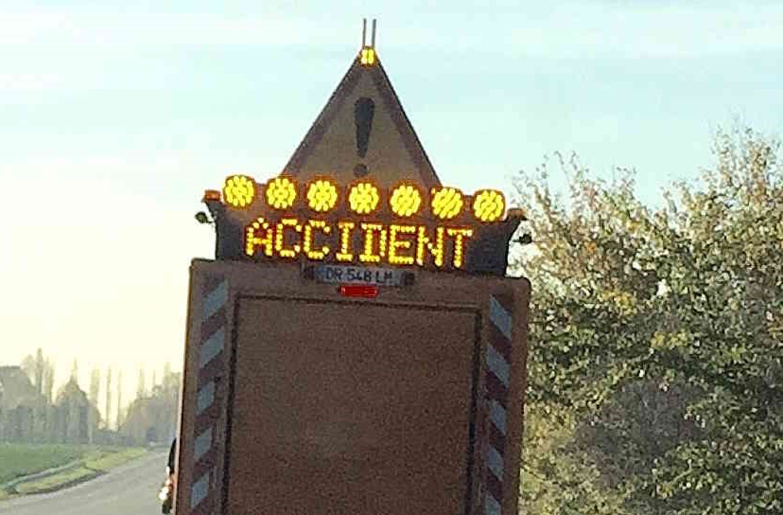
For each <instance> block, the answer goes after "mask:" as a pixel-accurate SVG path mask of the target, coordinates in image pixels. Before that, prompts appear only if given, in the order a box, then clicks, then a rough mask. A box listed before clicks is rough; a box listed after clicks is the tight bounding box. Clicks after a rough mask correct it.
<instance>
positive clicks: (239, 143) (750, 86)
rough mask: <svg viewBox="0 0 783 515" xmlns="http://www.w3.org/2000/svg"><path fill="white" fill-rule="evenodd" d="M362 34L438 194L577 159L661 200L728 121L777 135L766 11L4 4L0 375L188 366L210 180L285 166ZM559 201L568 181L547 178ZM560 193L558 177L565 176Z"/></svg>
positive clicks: (779, 12) (774, 19)
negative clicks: (555, 159)
mask: <svg viewBox="0 0 783 515" xmlns="http://www.w3.org/2000/svg"><path fill="white" fill-rule="evenodd" d="M363 17H366V18H377V19H378V33H377V41H376V47H377V51H378V55H379V56H380V59H381V60H382V62H383V64H384V68H385V69H386V72H387V73H388V74H389V76H390V79H391V81H392V84H393V85H394V88H395V90H396V92H397V94H398V95H399V97H400V99H401V101H402V104H403V106H404V108H405V110H406V113H407V114H408V116H409V118H410V119H411V122H412V124H413V126H414V128H415V130H416V131H417V134H418V136H419V138H420V140H421V141H422V144H423V146H424V148H425V149H426V151H427V153H428V155H429V157H430V159H431V161H432V163H433V165H434V167H435V170H436V171H437V173H438V174H439V176H440V178H441V180H442V181H443V182H444V184H448V185H452V186H457V187H460V188H462V189H463V190H464V191H474V190H475V189H478V188H479V187H497V188H500V189H502V190H504V191H506V192H510V191H511V186H510V185H511V182H510V179H511V177H513V175H514V174H515V173H517V172H518V171H519V170H527V171H532V170H534V169H535V167H536V166H537V165H538V164H540V163H541V162H542V160H543V159H544V157H545V156H547V155H552V153H553V152H556V151H561V152H565V153H570V152H572V151H573V152H576V153H577V154H578V155H579V156H580V159H581V161H582V162H583V163H584V164H585V165H587V166H588V167H589V168H590V169H591V170H592V172H593V173H594V174H595V175H597V176H598V177H603V178H606V179H611V178H612V170H613V169H614V167H616V166H622V167H632V168H635V169H636V171H637V174H638V175H637V189H638V193H639V195H640V197H641V198H642V199H643V200H645V201H646V202H648V203H651V204H654V203H656V202H658V201H659V199H660V192H661V190H662V188H664V187H666V186H667V185H668V184H669V183H670V182H671V181H673V180H681V179H684V180H692V179H694V178H696V177H697V175H698V173H699V170H700V169H701V168H703V167H706V166H709V165H710V164H711V162H712V157H711V155H710V138H711V135H712V134H713V132H714V131H715V130H716V129H717V128H718V127H730V126H732V125H733V124H734V123H735V121H736V120H740V122H741V123H743V124H747V125H749V126H751V127H753V128H755V129H757V130H760V131H762V132H765V133H768V134H772V135H781V134H782V133H783V118H782V117H781V113H783V95H781V94H780V79H781V72H780V70H781V69H783V2H772V1H770V2H752V1H737V2H729V1H725V0H713V1H709V2H706V1H705V2H695V1H693V2H686V1H680V2H669V1H656V2H651V1H649V0H640V1H630V0H628V1H619V0H581V1H559V2H558V1H555V2H536V3H533V2H521V1H518V2H511V1H506V2H481V3H471V2H460V1H456V0H452V1H448V2H423V1H412V0H401V1H397V2H313V1H301V0H298V1H297V2H259V1H257V0H254V1H225V2H204V1H198V0H188V1H174V2H162V1H154V2H153V1H149V2H148V1H143V0H141V1H138V0H137V1H135V2H116V1H111V0H102V1H101V2H95V1H87V0H82V1H68V0H58V1H56V2H54V1H41V2H25V1H23V0H14V1H11V0H0V188H2V192H3V198H4V205H3V212H4V214H5V219H4V221H3V223H2V224H0V241H2V242H3V246H2V252H0V284H2V285H3V287H2V292H3V295H2V296H0V324H1V325H2V327H3V331H2V339H0V364H15V363H18V362H19V361H21V359H22V358H23V357H24V356H25V355H27V354H30V353H32V352H34V351H35V349H36V348H38V347H41V348H43V350H44V352H45V353H46V354H47V355H51V356H53V357H54V358H55V359H56V360H57V363H58V379H59V380H60V381H62V380H64V379H65V378H66V377H67V374H68V370H69V368H70V366H71V362H72V361H73V359H74V358H78V359H79V370H80V372H81V379H82V384H83V385H86V384H87V379H86V378H87V374H89V369H90V368H92V367H94V366H98V367H101V368H105V367H107V366H114V367H117V368H122V369H124V370H125V379H126V384H127V386H126V390H128V389H134V388H135V379H136V370H137V369H138V367H139V366H140V365H141V364H144V365H145V366H146V367H148V368H149V369H150V370H151V369H153V368H155V369H157V370H161V369H162V368H163V365H164V363H166V362H171V363H172V364H173V367H174V368H175V369H178V368H181V361H182V356H183V352H184V351H183V349H184V334H185V316H186V308H187V306H186V300H187V283H188V266H189V263H190V260H191V259H192V258H194V257H211V255H212V249H213V243H214V241H213V235H212V234H211V232H210V231H211V229H210V228H209V227H207V226H201V225H198V224H197V223H196V222H195V220H194V216H193V215H194V214H195V213H196V212H197V211H199V210H200V209H202V206H201V205H200V203H199V201H200V199H201V195H202V193H203V191H204V189H208V188H212V189H219V188H220V186H221V184H222V180H223V178H224V177H226V176H227V175H230V174H233V173H246V174H248V175H251V176H253V177H255V178H256V179H258V180H259V181H263V180H266V179H267V178H268V177H270V176H273V175H276V174H278V173H279V172H280V171H281V170H282V167H283V166H284V165H285V163H286V162H287V161H288V158H289V157H290V156H291V154H292V153H293V151H294V150H295V149H296V147H297V145H298V144H299V142H300V141H301V139H302V138H303V137H304V135H305V133H306V132H307V130H308V128H309V127H310V125H311V124H312V122H313V121H314V119H315V117H316V116H317V114H318V113H319V112H320V110H321V108H322V107H323V106H324V104H325V103H326V101H327V100H328V98H329V96H330V94H331V93H332V91H333V90H334V88H335V87H336V86H337V84H338V83H339V81H340V79H341V78H342V76H343V74H344V73H345V71H346V70H347V69H348V67H349V66H350V64H351V62H352V59H353V58H354V56H355V55H356V52H357V51H358V50H359V47H360V44H361V20H362V18H363ZM552 180H553V181H555V184H554V186H555V187H562V186H563V182H562V181H563V180H564V179H563V178H562V177H560V178H558V177H557V176H554V177H553V179H552ZM558 181H559V182H558Z"/></svg>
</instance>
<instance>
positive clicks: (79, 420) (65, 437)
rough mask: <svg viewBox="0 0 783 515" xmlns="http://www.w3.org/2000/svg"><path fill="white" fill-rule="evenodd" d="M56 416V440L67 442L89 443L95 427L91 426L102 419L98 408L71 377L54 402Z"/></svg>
mask: <svg viewBox="0 0 783 515" xmlns="http://www.w3.org/2000/svg"><path fill="white" fill-rule="evenodd" d="M54 409H55V412H56V416H55V427H54V433H55V441H59V442H65V443H89V442H90V441H91V438H92V434H93V432H94V430H95V427H91V425H94V424H95V422H93V421H97V420H100V415H99V414H98V410H97V409H96V408H95V406H93V405H92V404H90V401H89V400H88V399H87V394H86V393H84V391H82V389H81V388H79V385H78V384H77V383H76V381H75V380H74V379H71V380H70V381H68V382H67V383H65V386H63V387H62V388H61V389H60V392H59V393H58V394H57V400H56V401H55V403H54Z"/></svg>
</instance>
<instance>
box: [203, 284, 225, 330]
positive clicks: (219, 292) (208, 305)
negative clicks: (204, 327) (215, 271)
mask: <svg viewBox="0 0 783 515" xmlns="http://www.w3.org/2000/svg"><path fill="white" fill-rule="evenodd" d="M227 300H228V281H226V280H224V281H223V282H221V283H220V284H218V286H217V287H216V288H215V289H214V290H212V291H211V292H209V294H208V295H207V297H206V298H205V299H204V309H203V310H202V312H201V320H202V322H203V321H204V320H207V319H209V317H211V316H212V315H214V314H215V312H216V311H217V310H218V309H220V308H221V307H223V305H225V303H226V301H227Z"/></svg>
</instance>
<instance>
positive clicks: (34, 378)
mask: <svg viewBox="0 0 783 515" xmlns="http://www.w3.org/2000/svg"><path fill="white" fill-rule="evenodd" d="M46 365H47V360H46V359H45V358H44V355H43V350H42V349H41V348H38V349H37V350H36V351H35V356H26V357H25V358H24V359H23V360H22V365H21V367H22V370H23V371H24V373H25V374H26V375H27V377H28V378H29V379H30V382H31V383H32V384H33V386H35V388H36V390H37V391H38V393H40V394H41V395H43V394H44V375H45V373H46Z"/></svg>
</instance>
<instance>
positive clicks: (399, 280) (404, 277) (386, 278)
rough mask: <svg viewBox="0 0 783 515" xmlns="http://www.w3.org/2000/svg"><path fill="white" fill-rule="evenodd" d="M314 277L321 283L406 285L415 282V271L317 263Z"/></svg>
mask: <svg viewBox="0 0 783 515" xmlns="http://www.w3.org/2000/svg"><path fill="white" fill-rule="evenodd" d="M314 278H315V280H316V281H318V282H320V283H334V284H371V285H374V286H406V285H410V284H412V283H413V279H414V274H413V272H409V271H405V270H395V269H393V268H369V267H360V266H347V265H317V266H315V270H314Z"/></svg>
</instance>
